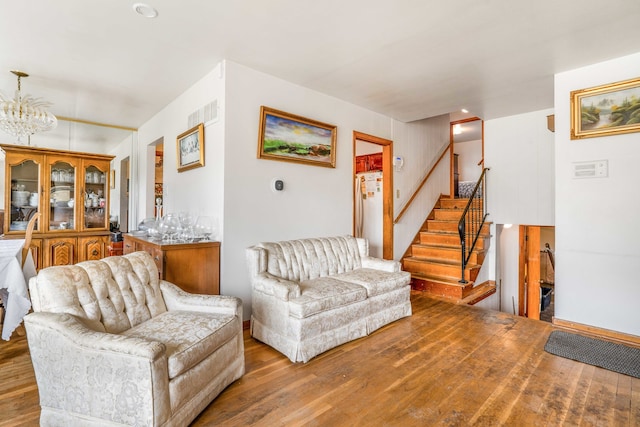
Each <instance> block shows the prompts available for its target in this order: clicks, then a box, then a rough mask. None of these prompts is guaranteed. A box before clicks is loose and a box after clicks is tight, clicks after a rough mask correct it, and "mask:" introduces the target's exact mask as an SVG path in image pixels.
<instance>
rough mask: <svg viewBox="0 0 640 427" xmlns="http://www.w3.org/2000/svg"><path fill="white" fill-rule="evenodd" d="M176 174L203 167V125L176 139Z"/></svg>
mask: <svg viewBox="0 0 640 427" xmlns="http://www.w3.org/2000/svg"><path fill="white" fill-rule="evenodd" d="M176 149H177V157H176V159H177V163H178V172H184V171H186V170H189V169H194V168H199V167H201V166H204V123H200V124H198V125H196V126H194V127H192V128H191V129H189V130H188V131H186V132H183V133H181V134H180V135H178V137H177V138H176Z"/></svg>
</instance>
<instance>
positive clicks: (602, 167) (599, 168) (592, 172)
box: [573, 160, 609, 179]
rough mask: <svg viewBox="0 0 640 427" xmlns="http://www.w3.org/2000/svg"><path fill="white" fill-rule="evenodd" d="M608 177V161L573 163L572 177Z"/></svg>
mask: <svg viewBox="0 0 640 427" xmlns="http://www.w3.org/2000/svg"><path fill="white" fill-rule="evenodd" d="M607 176H609V161H608V160H593V161H590V162H573V177H574V178H578V179H583V178H606V177H607Z"/></svg>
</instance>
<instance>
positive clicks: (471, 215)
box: [458, 168, 489, 283]
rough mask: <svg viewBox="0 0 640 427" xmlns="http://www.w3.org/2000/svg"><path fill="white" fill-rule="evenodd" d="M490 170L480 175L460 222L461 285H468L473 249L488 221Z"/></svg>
mask: <svg viewBox="0 0 640 427" xmlns="http://www.w3.org/2000/svg"><path fill="white" fill-rule="evenodd" d="M488 170H489V168H484V169H483V170H482V174H481V175H480V178H479V179H478V182H477V183H476V186H475V187H474V188H473V192H472V193H471V196H469V201H468V202H467V206H466V207H465V208H464V211H462V216H461V217H460V221H459V222H458V234H459V235H460V246H461V261H462V262H461V263H460V265H461V270H462V271H461V276H460V280H459V282H460V283H467V280H466V279H465V277H464V271H465V269H466V268H467V264H468V263H469V259H470V258H471V253H472V252H473V249H474V248H475V246H476V243H477V242H478V237H480V233H481V231H482V226H483V225H484V222H485V220H486V219H487V215H489V214H488V213H487V204H486V194H487V186H486V180H485V177H486V174H487V171H488ZM478 190H480V191H478ZM479 203H481V204H482V206H481V207H478V204H479Z"/></svg>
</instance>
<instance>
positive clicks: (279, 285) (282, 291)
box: [252, 273, 300, 301]
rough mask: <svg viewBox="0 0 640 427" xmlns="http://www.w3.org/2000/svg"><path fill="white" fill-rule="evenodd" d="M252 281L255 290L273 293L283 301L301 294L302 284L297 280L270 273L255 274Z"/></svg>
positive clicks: (268, 293)
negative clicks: (293, 280)
mask: <svg viewBox="0 0 640 427" xmlns="http://www.w3.org/2000/svg"><path fill="white" fill-rule="evenodd" d="M252 282H253V283H252V284H253V290H254V291H259V292H262V293H264V294H267V295H272V296H274V297H276V298H278V299H279V300H282V301H289V300H291V299H295V298H298V297H299V296H300V285H299V284H298V283H297V282H292V281H291V280H286V279H283V278H281V277H276V276H273V275H271V274H269V273H260V274H257V275H255V276H254V277H253V279H252Z"/></svg>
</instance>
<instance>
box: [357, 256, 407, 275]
mask: <svg viewBox="0 0 640 427" xmlns="http://www.w3.org/2000/svg"><path fill="white" fill-rule="evenodd" d="M361 261H362V267H363V268H373V269H375V270H382V271H388V272H390V273H394V272H397V271H400V270H401V268H400V262H399V261H395V260H392V259H381V258H374V257H370V256H366V257H362V258H361Z"/></svg>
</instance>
